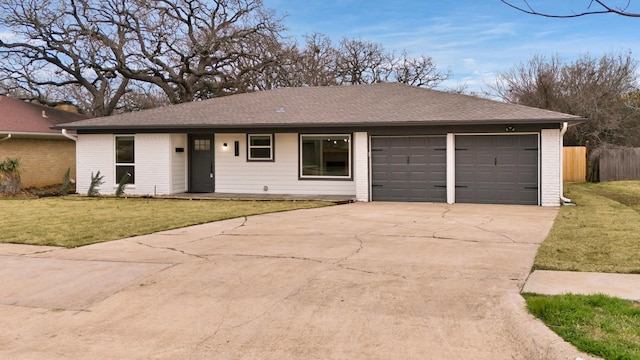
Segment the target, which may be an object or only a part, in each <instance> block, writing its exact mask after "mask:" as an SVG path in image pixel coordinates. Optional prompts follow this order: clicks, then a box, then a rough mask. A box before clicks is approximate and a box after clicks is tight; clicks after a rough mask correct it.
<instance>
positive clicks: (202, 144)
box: [193, 139, 211, 151]
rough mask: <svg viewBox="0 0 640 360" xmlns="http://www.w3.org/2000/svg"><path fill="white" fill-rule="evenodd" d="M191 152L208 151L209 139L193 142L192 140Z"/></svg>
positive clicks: (209, 148)
mask: <svg viewBox="0 0 640 360" xmlns="http://www.w3.org/2000/svg"><path fill="white" fill-rule="evenodd" d="M193 150H194V151H209V150H211V140H210V139H195V140H193Z"/></svg>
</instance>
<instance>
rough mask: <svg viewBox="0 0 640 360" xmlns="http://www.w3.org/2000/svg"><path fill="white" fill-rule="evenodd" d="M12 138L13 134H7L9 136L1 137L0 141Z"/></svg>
mask: <svg viewBox="0 0 640 360" xmlns="http://www.w3.org/2000/svg"><path fill="white" fill-rule="evenodd" d="M9 139H11V134H7V136H5V137H3V138H2V139H0V142H2V141H5V140H9Z"/></svg>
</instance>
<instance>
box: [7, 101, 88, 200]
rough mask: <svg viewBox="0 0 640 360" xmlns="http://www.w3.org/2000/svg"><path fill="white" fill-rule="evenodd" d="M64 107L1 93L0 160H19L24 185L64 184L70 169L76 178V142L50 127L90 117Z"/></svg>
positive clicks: (72, 176) (72, 108)
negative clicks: (66, 173)
mask: <svg viewBox="0 0 640 360" xmlns="http://www.w3.org/2000/svg"><path fill="white" fill-rule="evenodd" d="M65 107H66V108H69V107H70V108H69V110H70V111H66V110H62V109H64V108H65ZM62 109H60V108H52V107H49V106H43V105H37V104H32V103H29V102H26V101H22V100H18V99H13V98H10V97H7V96H4V95H0V161H3V160H5V159H6V158H19V159H20V164H21V166H22V174H21V178H22V182H21V187H22V188H29V187H43V186H48V185H55V184H61V183H62V178H63V176H64V173H65V172H66V171H67V169H71V178H73V179H75V176H76V143H75V141H74V140H72V139H71V138H69V137H66V136H64V135H63V134H62V132H61V131H60V130H53V129H51V128H50V127H51V126H54V125H57V124H61V123H65V122H70V121H77V120H83V119H87V118H89V117H88V116H86V115H83V114H79V113H77V111H76V112H73V110H74V107H73V106H69V105H63V107H62ZM71 137H73V136H71Z"/></svg>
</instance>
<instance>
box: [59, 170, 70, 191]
mask: <svg viewBox="0 0 640 360" xmlns="http://www.w3.org/2000/svg"><path fill="white" fill-rule="evenodd" d="M70 174H71V168H67V172H65V173H64V176H63V177H62V186H61V187H60V195H62V196H65V195H68V194H69V189H70V188H71V179H69V176H70Z"/></svg>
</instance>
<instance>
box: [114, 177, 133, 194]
mask: <svg viewBox="0 0 640 360" xmlns="http://www.w3.org/2000/svg"><path fill="white" fill-rule="evenodd" d="M129 179H131V174H129V173H126V174H124V176H123V177H122V179H120V182H119V183H118V188H117V189H116V197H122V195H124V187H125V186H127V183H128V182H129Z"/></svg>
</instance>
